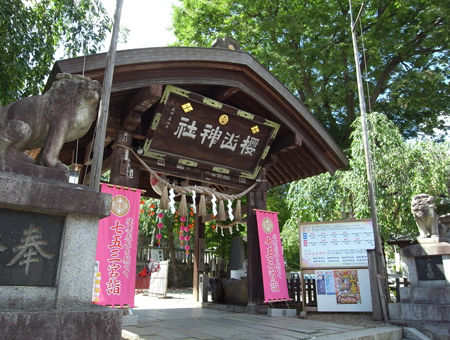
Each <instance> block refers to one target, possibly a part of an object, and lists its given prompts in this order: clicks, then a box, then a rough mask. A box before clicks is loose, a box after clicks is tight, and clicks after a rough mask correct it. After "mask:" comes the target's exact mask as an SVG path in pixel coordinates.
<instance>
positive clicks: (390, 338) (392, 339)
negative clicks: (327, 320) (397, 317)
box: [314, 326, 403, 340]
mask: <svg viewBox="0 0 450 340" xmlns="http://www.w3.org/2000/svg"><path fill="white" fill-rule="evenodd" d="M402 334H403V331H402V328H401V327H396V326H383V327H375V328H366V329H360V330H354V331H347V332H343V333H339V334H332V335H325V336H319V337H316V338H314V339H315V340H401V339H402Z"/></svg>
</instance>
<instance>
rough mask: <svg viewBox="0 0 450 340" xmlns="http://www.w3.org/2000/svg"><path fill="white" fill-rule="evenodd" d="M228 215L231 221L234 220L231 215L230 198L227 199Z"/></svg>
mask: <svg viewBox="0 0 450 340" xmlns="http://www.w3.org/2000/svg"><path fill="white" fill-rule="evenodd" d="M227 207H228V216H229V217H230V220H231V221H233V220H234V215H233V206H232V205H231V200H228V204H227Z"/></svg>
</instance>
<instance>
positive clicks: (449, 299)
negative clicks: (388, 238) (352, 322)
mask: <svg viewBox="0 0 450 340" xmlns="http://www.w3.org/2000/svg"><path fill="white" fill-rule="evenodd" d="M400 255H401V256H402V258H403V260H404V262H405V264H406V266H407V271H408V273H407V276H408V279H409V281H410V283H411V285H410V286H409V287H403V288H400V303H395V304H390V305H389V314H390V319H391V322H392V323H396V324H401V325H408V326H412V327H415V328H418V329H420V330H423V331H428V332H431V333H432V334H433V339H449V338H450V326H449V325H450V243H448V242H447V241H446V240H444V239H439V238H427V239H421V240H419V244H415V245H411V246H408V247H405V248H403V249H402V250H401V253H400Z"/></svg>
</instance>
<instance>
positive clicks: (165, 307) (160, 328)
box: [122, 291, 395, 340]
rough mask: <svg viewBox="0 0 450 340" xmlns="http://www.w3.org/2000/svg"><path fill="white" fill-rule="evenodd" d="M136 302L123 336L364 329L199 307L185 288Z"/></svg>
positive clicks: (290, 334) (321, 333)
mask: <svg viewBox="0 0 450 340" xmlns="http://www.w3.org/2000/svg"><path fill="white" fill-rule="evenodd" d="M135 304H136V308H134V309H133V313H134V315H137V319H138V322H137V325H134V326H124V327H123V328H122V329H123V331H122V338H123V339H166V340H167V339H186V340H187V339H204V340H206V339H208V340H212V339H236V340H239V339H245V340H250V339H280V340H283V339H313V338H315V339H318V338H321V337H329V336H334V337H335V339H345V338H346V337H344V336H342V337H341V336H339V335H340V334H343V333H346V332H350V333H351V332H358V331H366V329H364V328H363V327H358V326H350V325H340V324H335V323H330V322H323V321H315V320H302V319H298V318H297V317H270V316H268V315H262V314H248V313H236V312H229V311H224V310H216V309H212V308H202V307H201V304H200V303H197V302H194V301H193V299H192V295H191V294H186V293H185V292H183V293H177V292H173V291H172V292H168V297H167V298H157V297H151V296H143V295H137V296H136V299H135ZM388 328H389V327H388ZM380 329H381V328H380ZM353 338H355V339H356V338H357V337H353ZM386 339H395V338H392V337H390V338H386Z"/></svg>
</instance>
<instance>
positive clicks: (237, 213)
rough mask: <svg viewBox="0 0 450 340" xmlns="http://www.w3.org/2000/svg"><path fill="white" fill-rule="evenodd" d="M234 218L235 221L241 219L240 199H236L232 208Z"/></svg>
mask: <svg viewBox="0 0 450 340" xmlns="http://www.w3.org/2000/svg"><path fill="white" fill-rule="evenodd" d="M234 219H235V220H236V221H240V220H242V213H241V200H239V199H238V200H237V201H236V207H235V208H234Z"/></svg>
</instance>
